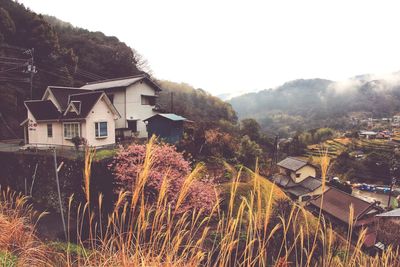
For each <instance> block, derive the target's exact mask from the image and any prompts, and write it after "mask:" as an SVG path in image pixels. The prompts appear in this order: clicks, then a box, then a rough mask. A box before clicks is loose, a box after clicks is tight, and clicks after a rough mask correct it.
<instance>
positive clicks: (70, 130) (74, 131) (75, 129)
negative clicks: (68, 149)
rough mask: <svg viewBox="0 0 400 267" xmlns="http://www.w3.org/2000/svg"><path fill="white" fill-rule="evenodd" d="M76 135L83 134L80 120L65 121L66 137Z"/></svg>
mask: <svg viewBox="0 0 400 267" xmlns="http://www.w3.org/2000/svg"><path fill="white" fill-rule="evenodd" d="M76 136H81V135H80V124H79V122H71V123H64V138H65V139H72V138H74V137H76Z"/></svg>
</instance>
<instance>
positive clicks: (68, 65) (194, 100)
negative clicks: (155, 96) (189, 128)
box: [0, 0, 236, 139]
mask: <svg viewBox="0 0 400 267" xmlns="http://www.w3.org/2000/svg"><path fill="white" fill-rule="evenodd" d="M32 48H33V51H32V50H30V49H32ZM32 58H33V59H34V62H33V64H32ZM30 65H34V66H35V68H36V69H35V71H34V74H32V76H33V79H32V92H33V99H37V98H39V97H41V95H42V94H43V92H44V90H45V89H46V87H47V86H49V85H60V86H81V85H83V84H85V83H86V82H93V81H97V80H104V79H109V78H116V77H126V76H131V75H135V74H138V73H142V72H146V71H148V70H149V66H148V64H147V62H146V60H145V59H144V58H143V57H142V56H141V55H140V54H139V53H137V52H136V51H135V50H134V49H133V48H131V47H129V46H128V45H126V44H125V43H123V42H121V41H120V40H118V38H116V37H113V36H106V35H104V34H103V33H101V32H90V31H88V30H85V29H82V28H78V27H74V26H73V25H71V24H69V23H67V22H63V21H61V20H59V19H57V18H55V17H51V16H43V15H38V14H36V13H34V12H32V11H30V10H29V9H27V8H25V7H24V6H23V5H22V4H19V3H16V2H13V1H11V0H0V125H1V126H2V127H0V139H4V138H17V137H21V136H22V128H21V127H20V126H19V124H20V123H21V122H22V121H23V120H24V119H25V117H26V110H25V107H24V105H23V101H24V100H28V99H30V98H31V96H30V94H31V93H30V91H31V86H30V80H31V79H30V77H31V72H30V70H29V66H30ZM32 72H33V70H32ZM152 78H153V79H155V80H156V77H152ZM161 83H162V85H163V86H164V85H165V87H166V88H167V90H166V91H165V92H163V93H162V95H161V97H160V101H159V105H160V106H162V107H165V110H166V111H168V110H169V108H170V92H176V93H175V94H174V98H175V109H174V112H176V113H178V114H181V115H183V116H186V117H188V118H190V119H192V120H201V121H204V120H220V119H223V120H228V121H236V115H235V112H234V111H233V109H232V108H231V107H230V105H228V104H226V103H224V102H222V101H221V100H219V99H217V98H215V97H212V96H211V95H209V94H208V93H206V92H205V91H202V90H195V89H194V88H192V87H190V86H182V85H180V84H175V83H172V82H161ZM183 87H185V89H183Z"/></svg>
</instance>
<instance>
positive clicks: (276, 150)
mask: <svg viewBox="0 0 400 267" xmlns="http://www.w3.org/2000/svg"><path fill="white" fill-rule="evenodd" d="M278 153H279V135H276V136H275V141H274V148H273V150H272V160H271V168H272V167H274V166H275V165H276V163H278V159H279V155H278Z"/></svg>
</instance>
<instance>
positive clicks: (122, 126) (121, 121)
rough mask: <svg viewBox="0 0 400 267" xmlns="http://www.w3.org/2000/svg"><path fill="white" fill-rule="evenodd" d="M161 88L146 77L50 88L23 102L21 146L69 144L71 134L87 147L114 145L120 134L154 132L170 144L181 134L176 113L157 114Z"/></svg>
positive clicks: (140, 135) (180, 121)
mask: <svg viewBox="0 0 400 267" xmlns="http://www.w3.org/2000/svg"><path fill="white" fill-rule="evenodd" d="M160 91H161V88H160V87H158V85H157V84H155V83H154V82H153V81H152V80H151V79H150V78H149V77H148V76H147V75H144V74H142V75H137V76H132V77H125V78H118V79H111V80H104V81H99V82H94V83H88V84H86V85H84V86H82V87H81V88H74V87H60V86H49V87H48V88H47V89H46V91H45V93H44V94H43V97H42V99H41V100H33V101H26V102H25V106H26V108H27V110H28V116H27V119H26V120H25V121H24V122H23V123H22V124H21V126H24V127H25V131H24V133H25V144H30V145H36V146H39V145H41V146H46V145H47V146H48V145H51V146H56V145H60V146H73V145H74V144H73V142H72V141H73V140H72V139H73V138H74V137H76V136H78V137H82V138H84V139H86V142H87V143H88V144H89V145H92V146H104V145H111V144H115V143H116V141H118V140H122V139H125V138H132V137H138V138H148V137H151V135H153V134H155V135H156V136H158V137H160V138H161V139H164V140H165V141H167V142H170V143H176V142H177V141H179V140H180V139H181V138H182V135H183V124H184V123H185V122H190V121H188V120H187V119H186V118H184V117H181V116H179V115H176V114H172V113H169V114H159V113H158V112H157V110H156V98H157V96H158V92H160Z"/></svg>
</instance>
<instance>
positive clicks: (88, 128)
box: [21, 86, 120, 147]
mask: <svg viewBox="0 0 400 267" xmlns="http://www.w3.org/2000/svg"><path fill="white" fill-rule="evenodd" d="M25 106H26V109H27V111H28V112H27V119H26V120H25V121H24V122H23V123H22V124H21V125H22V126H24V133H25V143H26V144H30V145H35V146H48V145H52V146H74V143H73V139H74V138H75V137H80V138H84V139H85V141H86V142H87V144H88V145H90V146H95V147H101V146H107V145H112V144H114V143H115V121H116V120H117V119H119V118H120V114H119V113H118V111H117V110H116V109H115V107H114V106H113V104H112V103H111V101H110V99H109V98H108V97H107V95H106V94H105V93H104V92H96V91H88V90H80V89H77V88H66V87H54V86H50V87H48V88H47V89H46V91H45V93H44V95H43V97H42V99H41V100H31V101H25Z"/></svg>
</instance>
